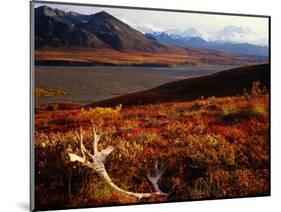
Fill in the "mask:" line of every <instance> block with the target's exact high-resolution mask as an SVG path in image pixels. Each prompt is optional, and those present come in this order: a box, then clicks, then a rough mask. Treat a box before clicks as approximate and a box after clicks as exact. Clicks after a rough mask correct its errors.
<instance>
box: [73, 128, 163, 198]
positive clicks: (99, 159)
mask: <svg viewBox="0 0 281 212" xmlns="http://www.w3.org/2000/svg"><path fill="white" fill-rule="evenodd" d="M76 136H77V138H78V140H79V142H80V151H81V153H82V157H81V156H79V155H77V154H73V153H70V152H69V153H68V155H69V158H70V161H72V162H74V161H78V162H80V163H82V164H83V165H85V166H87V167H89V168H91V169H93V170H94V171H95V172H96V173H97V174H98V175H99V176H100V177H101V178H102V179H103V180H105V182H107V183H108V185H110V186H111V187H112V188H113V189H115V190H117V191H119V192H121V193H123V194H126V195H131V196H135V197H137V198H138V199H142V198H144V197H146V198H147V197H151V196H153V195H162V196H163V195H164V196H166V195H169V194H167V193H164V192H162V191H161V190H160V189H159V187H158V184H157V182H158V180H159V178H160V177H161V176H162V175H163V173H164V172H165V169H166V168H165V165H164V164H163V163H162V164H161V166H160V168H159V167H158V163H157V162H156V163H155V167H154V168H155V174H154V177H152V176H151V175H150V174H148V175H147V177H148V179H149V181H150V182H151V183H152V185H153V187H154V189H155V192H152V193H135V192H130V191H126V190H124V189H122V188H120V187H118V186H117V185H115V184H114V183H113V182H112V180H111V179H110V177H109V176H108V174H107V172H106V169H105V165H104V164H105V161H106V158H107V156H108V155H109V154H110V153H111V152H113V151H114V150H115V149H116V148H115V147H113V146H109V147H107V148H106V149H103V150H101V151H99V150H98V141H99V139H100V137H101V134H97V133H96V130H95V128H94V126H93V137H94V141H93V152H94V154H91V152H90V151H88V150H87V149H86V148H85V146H84V144H83V131H82V129H80V130H79V133H78V132H76ZM88 158H90V159H91V160H89V159H88Z"/></svg>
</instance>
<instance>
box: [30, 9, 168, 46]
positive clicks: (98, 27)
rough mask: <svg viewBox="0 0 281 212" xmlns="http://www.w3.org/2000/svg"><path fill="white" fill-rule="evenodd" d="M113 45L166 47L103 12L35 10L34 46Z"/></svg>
mask: <svg viewBox="0 0 281 212" xmlns="http://www.w3.org/2000/svg"><path fill="white" fill-rule="evenodd" d="M44 46H45V47H65V46H74V47H84V48H112V49H115V50H136V51H145V52H156V51H160V50H162V51H165V50H168V49H169V48H167V47H166V46H165V45H163V44H161V43H160V42H158V41H151V40H150V39H147V38H146V37H145V36H144V35H143V34H142V33H141V32H139V31H137V30H135V29H133V28H132V27H130V26H129V25H127V24H125V23H123V22H121V21H120V20H118V19H117V18H115V17H113V16H112V15H110V14H108V13H106V12H104V11H102V12H99V13H96V14H93V15H81V14H79V13H74V12H64V11H62V10H58V9H52V8H50V7H48V6H41V7H38V8H36V9H35V47H36V48H40V47H44Z"/></svg>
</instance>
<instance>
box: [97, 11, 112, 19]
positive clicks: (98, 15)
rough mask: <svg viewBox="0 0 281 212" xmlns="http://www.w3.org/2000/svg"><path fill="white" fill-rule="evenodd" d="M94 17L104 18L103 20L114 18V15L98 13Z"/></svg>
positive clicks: (103, 12)
mask: <svg viewBox="0 0 281 212" xmlns="http://www.w3.org/2000/svg"><path fill="white" fill-rule="evenodd" d="M93 16H94V17H103V18H114V17H113V16H112V15H110V14H109V13H107V12H105V11H101V12H98V13H95V14H93Z"/></svg>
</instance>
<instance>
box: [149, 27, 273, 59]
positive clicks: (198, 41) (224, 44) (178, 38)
mask: <svg viewBox="0 0 281 212" xmlns="http://www.w3.org/2000/svg"><path fill="white" fill-rule="evenodd" d="M226 30H230V29H228V28H227V29H226ZM220 34H221V36H219V35H220ZM145 35H146V37H147V38H150V39H153V40H158V41H160V42H162V43H164V44H169V45H178V46H184V47H193V48H205V49H211V50H219V51H225V52H233V53H238V54H244V55H257V56H265V57H267V56H268V47H267V46H262V45H254V44H250V43H247V42H244V43H239V42H238V43H237V42H230V41H229V40H231V39H233V38H231V37H230V33H224V32H222V31H219V32H218V33H217V35H216V36H217V37H220V38H221V39H220V40H215V41H214V40H207V39H204V38H202V37H203V34H201V33H199V32H197V31H196V30H195V29H193V28H191V29H190V30H189V31H188V32H186V33H182V34H176V33H170V32H151V33H146V34H145ZM237 36H238V35H237Z"/></svg>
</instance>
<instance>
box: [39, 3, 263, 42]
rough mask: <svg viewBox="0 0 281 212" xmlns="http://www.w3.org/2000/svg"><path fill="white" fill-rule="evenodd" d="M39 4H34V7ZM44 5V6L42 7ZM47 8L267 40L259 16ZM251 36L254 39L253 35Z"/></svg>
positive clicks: (160, 27)
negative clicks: (231, 30)
mask: <svg viewBox="0 0 281 212" xmlns="http://www.w3.org/2000/svg"><path fill="white" fill-rule="evenodd" d="M41 5H42V4H37V3H36V4H35V7H38V6H41ZM44 5H46V4H44ZM48 6H49V7H52V8H57V9H61V10H64V11H74V12H78V13H82V14H93V13H96V12H99V11H106V12H108V13H110V14H111V15H113V16H115V17H116V18H118V19H120V20H122V21H124V22H126V23H127V24H129V25H131V26H132V27H136V28H142V27H149V28H151V29H155V30H156V31H164V30H167V29H171V28H177V29H180V30H185V29H188V28H191V27H194V28H196V29H197V30H199V31H204V32H206V33H213V32H216V31H219V30H222V29H223V28H225V27H227V26H230V25H232V26H237V27H244V28H248V29H250V30H251V31H252V32H253V35H254V37H255V38H254V39H255V40H257V41H258V40H264V41H265V42H266V43H267V40H268V19H267V18H260V17H245V16H230V15H212V14H195V13H184V12H163V11H161V12H159V11H150V10H134V9H120V8H106V7H96V6H77V5H63V4H48ZM252 37H253V36H252Z"/></svg>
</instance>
